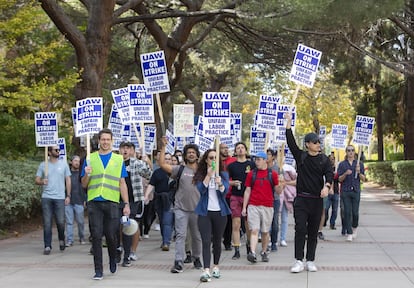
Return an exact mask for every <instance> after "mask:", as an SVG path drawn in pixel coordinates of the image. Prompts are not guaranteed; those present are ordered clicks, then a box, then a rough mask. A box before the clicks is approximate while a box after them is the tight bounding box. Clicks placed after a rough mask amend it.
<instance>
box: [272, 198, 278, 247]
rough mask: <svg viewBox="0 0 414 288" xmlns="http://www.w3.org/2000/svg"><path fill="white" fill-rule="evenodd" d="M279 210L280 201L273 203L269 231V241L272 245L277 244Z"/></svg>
mask: <svg viewBox="0 0 414 288" xmlns="http://www.w3.org/2000/svg"><path fill="white" fill-rule="evenodd" d="M279 209H280V199H277V200H274V201H273V211H274V212H273V221H272V227H271V229H270V230H271V231H270V240H271V242H272V245H276V243H277V234H278V233H279Z"/></svg>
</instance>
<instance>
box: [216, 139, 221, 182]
mask: <svg viewBox="0 0 414 288" xmlns="http://www.w3.org/2000/svg"><path fill="white" fill-rule="evenodd" d="M219 163H220V135H216V176H217V177H218V176H220V170H219V169H220V165H219Z"/></svg>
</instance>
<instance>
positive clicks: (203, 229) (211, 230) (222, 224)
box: [198, 211, 227, 268]
mask: <svg viewBox="0 0 414 288" xmlns="http://www.w3.org/2000/svg"><path fill="white" fill-rule="evenodd" d="M226 223H227V216H221V212H220V211H208V212H207V216H200V215H199V216H198V229H199V230H200V235H201V241H202V245H203V246H202V247H203V266H204V268H210V262H211V240H213V262H214V265H218V264H219V261H220V256H221V238H222V237H223V233H224V229H225V228H226Z"/></svg>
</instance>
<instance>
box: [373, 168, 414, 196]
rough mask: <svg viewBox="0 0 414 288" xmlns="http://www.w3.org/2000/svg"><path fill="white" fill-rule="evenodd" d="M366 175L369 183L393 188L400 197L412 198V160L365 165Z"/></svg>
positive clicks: (413, 189)
mask: <svg viewBox="0 0 414 288" xmlns="http://www.w3.org/2000/svg"><path fill="white" fill-rule="evenodd" d="M366 166H367V168H368V169H367V171H366V175H367V177H368V179H369V180H370V181H373V182H375V183H378V184H380V185H385V186H389V187H395V192H396V193H398V194H401V196H402V197H408V198H413V196H414V177H413V175H414V160H404V161H396V162H391V161H385V162H370V163H366Z"/></svg>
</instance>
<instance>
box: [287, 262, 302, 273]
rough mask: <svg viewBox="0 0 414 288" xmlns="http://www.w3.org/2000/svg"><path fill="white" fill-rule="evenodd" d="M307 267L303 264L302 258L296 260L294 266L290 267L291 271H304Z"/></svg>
mask: <svg viewBox="0 0 414 288" xmlns="http://www.w3.org/2000/svg"><path fill="white" fill-rule="evenodd" d="M304 269H305V267H304V266H303V262H302V261H300V260H296V261H295V264H293V266H292V268H290V272H291V273H299V272H302V271H303V270H304Z"/></svg>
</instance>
